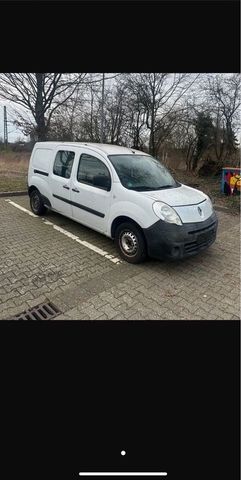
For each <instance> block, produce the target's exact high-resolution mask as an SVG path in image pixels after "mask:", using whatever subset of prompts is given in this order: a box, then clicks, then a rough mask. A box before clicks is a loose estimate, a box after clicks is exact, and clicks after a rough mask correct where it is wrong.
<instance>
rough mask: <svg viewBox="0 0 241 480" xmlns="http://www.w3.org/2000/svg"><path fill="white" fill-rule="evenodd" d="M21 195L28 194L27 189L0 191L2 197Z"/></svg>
mask: <svg viewBox="0 0 241 480" xmlns="http://www.w3.org/2000/svg"><path fill="white" fill-rule="evenodd" d="M20 195H28V192H27V190H20V191H19V192H0V197H17V196H20Z"/></svg>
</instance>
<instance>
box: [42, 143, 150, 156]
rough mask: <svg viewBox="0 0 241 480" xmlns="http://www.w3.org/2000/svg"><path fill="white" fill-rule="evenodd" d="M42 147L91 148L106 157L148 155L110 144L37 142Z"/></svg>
mask: <svg viewBox="0 0 241 480" xmlns="http://www.w3.org/2000/svg"><path fill="white" fill-rule="evenodd" d="M37 145H38V146H40V145H41V146H42V147H45V148H48V147H52V148H53V147H57V146H59V145H61V146H66V147H67V146H71V145H72V146H75V147H84V146H85V147H90V148H91V149H92V150H96V151H97V152H98V151H101V152H104V153H105V154H106V155H121V154H122V155H123V154H126V155H127V154H128V153H129V154H130V153H138V154H139V155H148V154H147V153H145V152H142V151H140V150H136V149H133V148H128V147H121V146H119V145H111V144H108V143H106V144H105V143H90V142H37V144H35V146H37Z"/></svg>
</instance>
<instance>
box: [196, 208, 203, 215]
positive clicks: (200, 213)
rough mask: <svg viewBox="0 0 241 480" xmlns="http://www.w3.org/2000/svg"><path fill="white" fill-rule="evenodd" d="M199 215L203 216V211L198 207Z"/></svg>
mask: <svg viewBox="0 0 241 480" xmlns="http://www.w3.org/2000/svg"><path fill="white" fill-rule="evenodd" d="M197 209H198V213H199V215H202V213H203V212H202V209H201V208H200V207H197Z"/></svg>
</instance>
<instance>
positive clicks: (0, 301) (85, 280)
mask: <svg viewBox="0 0 241 480" xmlns="http://www.w3.org/2000/svg"><path fill="white" fill-rule="evenodd" d="M12 200H13V201H14V202H16V203H17V204H18V205H21V206H24V207H25V208H27V209H30V207H29V200H28V197H14V199H12ZM218 217H219V231H218V237H217V241H216V242H215V244H214V245H213V246H211V247H210V248H209V249H208V250H206V251H205V252H203V253H201V254H200V255H198V256H195V257H192V258H190V259H186V260H184V261H178V262H170V261H162V262H160V261H157V260H148V261H147V262H145V263H144V264H141V265H129V264H127V263H126V262H122V263H121V264H114V263H112V262H111V261H110V260H109V259H107V258H104V257H102V256H101V255H99V254H98V253H96V252H94V251H92V250H89V249H88V248H86V247H85V246H83V245H81V244H78V243H76V242H75V241H74V240H72V239H71V238H69V237H67V236H65V235H63V234H61V233H60V232H58V231H56V230H54V229H53V228H52V227H51V226H49V225H46V224H45V223H43V221H42V219H41V218H34V217H31V216H29V215H27V214H26V213H24V212H22V211H20V210H18V209H17V208H15V207H14V206H12V205H10V204H9V203H7V202H6V199H4V198H1V199H0V245H1V247H0V319H8V318H11V317H13V316H14V315H16V314H18V313H20V312H22V311H23V310H25V309H27V308H29V307H32V306H35V305H37V304H39V303H41V302H44V301H52V302H53V303H55V304H56V305H57V306H58V307H59V308H60V310H61V311H62V312H63V313H62V314H60V315H59V316H58V317H56V319H59V320H60V319H78V320H81V319H84V320H104V319H106V320H107V319H109V320H111V319H116V320H117V319H121V320H149V319H153V320H154V319H157V320H165V319H174V320H179V319H186V320H188V319H190V320H191V319H193V320H195V319H196V320H198V319H208V320H209V319H210V320H220V319H221V320H222V319H223V320H226V319H230V320H232V319H237V320H238V319H240V251H239V245H240V238H239V234H240V227H239V217H238V216H232V215H228V214H226V213H223V212H218ZM46 218H47V219H48V220H49V221H51V222H53V223H54V224H56V225H58V226H61V227H62V228H64V229H66V230H68V231H69V232H71V233H73V234H75V235H78V237H80V238H81V240H85V241H88V242H90V243H92V244H93V245H95V246H97V247H98V248H102V249H104V250H106V251H107V252H108V253H110V254H112V255H114V256H118V254H117V252H116V249H115V247H114V245H113V242H112V241H111V240H110V239H107V238H106V237H104V236H103V235H100V234H98V233H96V232H94V231H92V230H89V229H87V228H85V227H82V226H81V225H79V224H77V223H75V222H72V221H71V220H69V219H67V218H65V217H63V216H61V215H58V214H55V213H53V212H51V213H49V214H48V215H47V217H46Z"/></svg>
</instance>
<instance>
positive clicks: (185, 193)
mask: <svg viewBox="0 0 241 480" xmlns="http://www.w3.org/2000/svg"><path fill="white" fill-rule="evenodd" d="M140 193H141V195H144V196H145V197H149V198H152V199H153V200H155V201H157V202H158V201H159V202H164V203H167V204H168V205H170V206H171V207H179V206H180V207H181V206H185V205H197V204H198V203H201V202H203V201H204V200H206V199H207V195H205V194H204V193H203V192H200V190H196V189H195V188H191V187H187V186H186V185H181V186H180V187H177V188H167V189H166V190H154V191H152V192H140Z"/></svg>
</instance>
